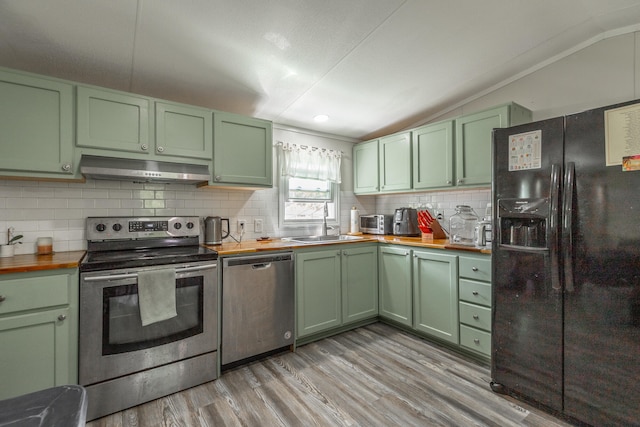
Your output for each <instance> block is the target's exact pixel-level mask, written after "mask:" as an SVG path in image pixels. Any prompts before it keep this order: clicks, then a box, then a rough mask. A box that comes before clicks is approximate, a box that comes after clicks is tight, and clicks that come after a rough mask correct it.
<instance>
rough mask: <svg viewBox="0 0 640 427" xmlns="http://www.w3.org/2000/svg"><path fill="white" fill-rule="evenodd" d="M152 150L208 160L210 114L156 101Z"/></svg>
mask: <svg viewBox="0 0 640 427" xmlns="http://www.w3.org/2000/svg"><path fill="white" fill-rule="evenodd" d="M155 107H156V108H155V109H156V153H157V154H158V155H165V156H177V157H189V158H194V159H206V160H210V159H211V158H212V155H213V123H212V122H213V115H212V111H211V110H208V109H206V108H197V107H190V106H183V105H176V104H169V103H166V102H156V104H155Z"/></svg>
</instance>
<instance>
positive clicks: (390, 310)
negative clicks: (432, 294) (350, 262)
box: [378, 246, 413, 326]
mask: <svg viewBox="0 0 640 427" xmlns="http://www.w3.org/2000/svg"><path fill="white" fill-rule="evenodd" d="M378 271H379V273H378V286H379V313H380V317H383V318H385V319H389V320H392V321H395V322H398V323H400V324H403V325H406V326H412V325H413V315H412V304H411V303H412V298H413V296H412V275H411V250H410V249H408V248H398V247H395V248H394V247H387V246H381V247H380V248H379V250H378Z"/></svg>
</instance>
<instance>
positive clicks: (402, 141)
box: [378, 132, 411, 192]
mask: <svg viewBox="0 0 640 427" xmlns="http://www.w3.org/2000/svg"><path fill="white" fill-rule="evenodd" d="M378 150H379V162H380V176H379V180H380V191H383V192H387V191H402V190H410V189H411V132H402V133H398V134H394V135H389V136H385V137H383V138H380V141H379V146H378Z"/></svg>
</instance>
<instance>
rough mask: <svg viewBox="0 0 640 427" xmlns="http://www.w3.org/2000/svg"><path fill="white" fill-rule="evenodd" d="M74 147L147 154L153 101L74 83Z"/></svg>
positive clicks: (149, 147) (151, 149) (149, 149)
mask: <svg viewBox="0 0 640 427" xmlns="http://www.w3.org/2000/svg"><path fill="white" fill-rule="evenodd" d="M77 90H78V92H77V108H78V111H77V133H78V134H77V141H76V145H77V146H78V147H85V148H93V149H98V150H105V151H106V153H104V154H106V155H117V154H116V153H113V154H109V152H110V151H120V152H128V153H137V154H149V153H152V152H153V150H154V148H153V147H154V144H153V143H152V141H153V139H152V129H151V125H152V123H153V116H152V111H153V110H152V109H153V104H152V100H151V99H150V98H146V97H143V96H137V95H131V94H126V93H119V92H112V91H108V90H101V89H95V88H90V87H84V86H78V89H77Z"/></svg>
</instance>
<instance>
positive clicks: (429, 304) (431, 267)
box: [413, 250, 459, 344]
mask: <svg viewBox="0 0 640 427" xmlns="http://www.w3.org/2000/svg"><path fill="white" fill-rule="evenodd" d="M413 302H414V309H413V316H414V324H413V327H414V329H416V330H418V331H420V332H424V333H426V334H429V335H431V336H434V337H436V338H439V339H441V340H444V341H448V342H450V343H453V344H458V342H459V338H458V257H457V256H456V255H449V254H446V253H444V251H426V250H414V251H413Z"/></svg>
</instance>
